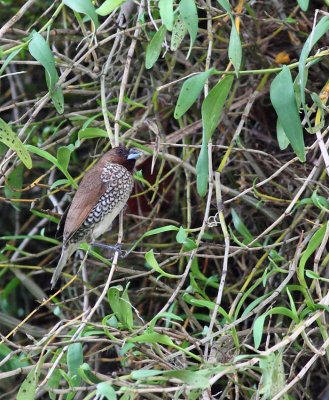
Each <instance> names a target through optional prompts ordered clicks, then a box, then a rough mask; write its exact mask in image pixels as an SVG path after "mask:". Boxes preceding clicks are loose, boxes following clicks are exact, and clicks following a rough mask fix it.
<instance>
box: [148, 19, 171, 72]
mask: <svg viewBox="0 0 329 400" xmlns="http://www.w3.org/2000/svg"><path fill="white" fill-rule="evenodd" d="M166 31H167V30H166V27H165V26H164V25H162V26H161V27H160V29H159V30H158V31H157V32H156V33H155V35H154V36H153V38H152V40H151V41H150V43H149V44H148V45H147V48H146V54H145V67H146V69H150V68H152V67H153V65H154V64H155V63H156V61H157V59H158V58H159V56H160V53H161V48H162V43H163V40H164V38H165V35H166Z"/></svg>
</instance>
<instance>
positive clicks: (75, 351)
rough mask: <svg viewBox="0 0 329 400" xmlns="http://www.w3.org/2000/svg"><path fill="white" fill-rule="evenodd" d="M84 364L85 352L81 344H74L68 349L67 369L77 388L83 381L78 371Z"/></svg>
mask: <svg viewBox="0 0 329 400" xmlns="http://www.w3.org/2000/svg"><path fill="white" fill-rule="evenodd" d="M82 364H83V350H82V344H81V343H72V344H70V345H69V347H68V349H67V368H68V376H69V377H70V378H71V382H72V383H73V384H74V385H75V386H77V385H79V383H80V381H81V379H80V377H79V375H78V369H79V367H80V366H81V365H82Z"/></svg>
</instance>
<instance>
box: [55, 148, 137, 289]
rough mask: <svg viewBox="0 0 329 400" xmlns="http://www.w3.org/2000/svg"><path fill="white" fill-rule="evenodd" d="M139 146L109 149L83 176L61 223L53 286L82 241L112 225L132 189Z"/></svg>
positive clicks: (97, 235) (94, 237)
mask: <svg viewBox="0 0 329 400" xmlns="http://www.w3.org/2000/svg"><path fill="white" fill-rule="evenodd" d="M141 155H142V152H140V151H139V150H137V149H134V148H132V149H127V148H126V147H124V146H119V147H114V148H113V149H111V150H110V151H108V152H106V153H105V154H104V155H103V156H102V157H101V159H100V160H99V161H98V162H97V164H95V165H94V166H93V167H92V168H91V169H90V170H89V171H88V172H87V173H86V174H85V176H84V177H83V179H82V180H81V183H80V185H79V188H78V190H77V191H76V193H75V195H74V197H73V200H72V202H71V204H70V206H69V207H68V209H67V210H66V211H65V213H64V214H63V216H62V218H61V221H60V223H59V227H62V228H63V248H62V254H61V258H60V260H59V262H58V265H57V267H56V269H55V272H54V274H53V276H52V279H51V287H52V288H53V287H54V285H55V283H56V282H57V280H58V278H59V275H60V273H61V271H62V269H63V267H64V266H65V265H66V262H67V260H68V259H69V257H70V256H71V255H72V254H73V253H74V252H75V251H76V250H77V249H78V248H79V246H80V244H81V243H83V242H87V243H91V244H92V243H94V241H95V240H96V239H97V238H98V237H99V236H100V235H102V234H103V233H104V232H105V231H107V230H109V229H110V228H111V225H112V222H113V220H114V218H116V217H117V215H118V214H119V213H120V211H121V210H122V209H123V207H124V206H125V204H126V203H127V201H128V199H129V196H130V194H131V191H132V189H133V177H132V172H133V169H134V167H135V162H136V159H137V158H138V157H139V156H141Z"/></svg>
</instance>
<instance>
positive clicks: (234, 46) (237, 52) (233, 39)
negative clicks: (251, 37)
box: [228, 17, 242, 74]
mask: <svg viewBox="0 0 329 400" xmlns="http://www.w3.org/2000/svg"><path fill="white" fill-rule="evenodd" d="M231 22H232V29H231V34H230V43H229V46H228V57H229V59H230V61H231V62H232V64H233V65H234V69H235V71H236V73H237V74H238V72H239V71H240V67H241V60H242V46H241V41H240V36H239V33H238V31H237V29H236V26H235V22H234V18H233V17H232V18H231Z"/></svg>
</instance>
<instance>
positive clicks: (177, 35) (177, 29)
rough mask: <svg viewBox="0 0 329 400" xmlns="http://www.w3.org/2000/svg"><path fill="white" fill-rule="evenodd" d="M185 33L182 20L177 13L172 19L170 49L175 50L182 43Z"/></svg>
mask: <svg viewBox="0 0 329 400" xmlns="http://www.w3.org/2000/svg"><path fill="white" fill-rule="evenodd" d="M186 33H187V29H186V26H185V24H184V22H183V20H182V17H181V16H180V15H179V14H178V15H177V16H176V18H175V20H174V26H173V29H172V34H171V41H170V50H171V51H176V50H177V49H178V47H179V46H180V44H181V43H182V41H183V39H184V37H185V35H186Z"/></svg>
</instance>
